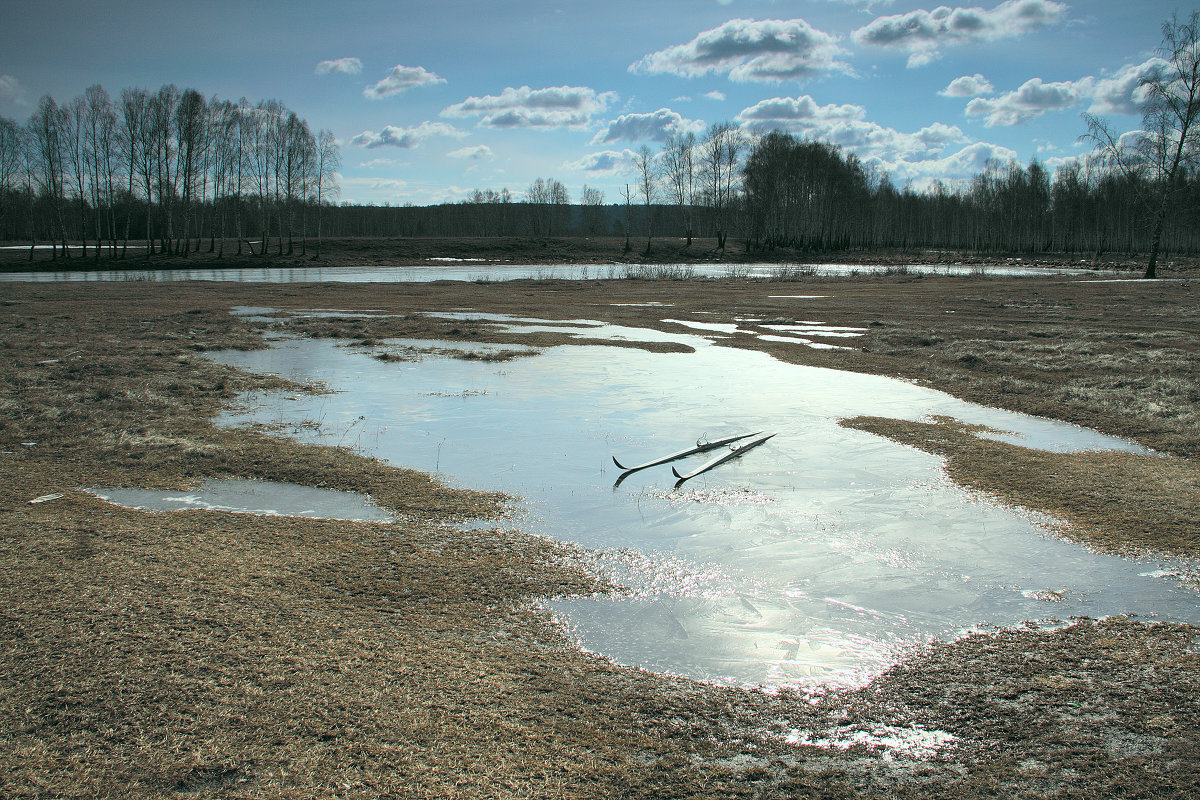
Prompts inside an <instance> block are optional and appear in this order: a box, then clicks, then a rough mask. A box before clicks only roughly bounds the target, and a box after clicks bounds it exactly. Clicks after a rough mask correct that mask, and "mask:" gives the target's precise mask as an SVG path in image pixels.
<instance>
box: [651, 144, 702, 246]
mask: <svg viewBox="0 0 1200 800" xmlns="http://www.w3.org/2000/svg"><path fill="white" fill-rule="evenodd" d="M695 151H696V134H694V133H692V132H691V131H688V132H687V133H686V134H683V135H679V134H672V135H671V136H670V137H668V139H667V141H666V142H665V143H664V144H663V151H662V155H661V156H660V158H661V160H662V170H663V177H664V178H665V179H666V182H667V191H668V193H669V194H670V197H671V202H672V203H673V204H674V205H675V207H676V208H677V209H679V214H680V218H681V219H682V220H683V227H684V231H685V234H686V236H687V246H688V247H691V246H692V233H693V227H694V226H693V224H692V208H693V206H694V205H695V202H696V162H695Z"/></svg>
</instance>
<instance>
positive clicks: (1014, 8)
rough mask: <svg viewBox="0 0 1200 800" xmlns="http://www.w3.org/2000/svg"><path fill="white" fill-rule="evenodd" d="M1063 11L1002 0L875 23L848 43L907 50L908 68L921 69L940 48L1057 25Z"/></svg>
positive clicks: (1043, 2)
mask: <svg viewBox="0 0 1200 800" xmlns="http://www.w3.org/2000/svg"><path fill="white" fill-rule="evenodd" d="M1066 10H1067V6H1066V4H1065V3H1059V2H1055V0H1005V1H1004V2H1003V3H1000V5H998V6H996V7H995V8H993V9H990V10H989V9H984V8H950V7H948V6H939V7H937V8H935V9H933V10H932V11H927V10H925V9H917V10H916V11H910V12H908V13H907V14H894V15H891V16H886V17H878V18H876V19H875V20H873V21H871V22H870V23H868V24H867V25H865V26H863V27H861V28H859V29H858V30H856V31H854V33H853V34H852V37H853V38H854V41H856V42H858V43H859V44H870V45H876V46H879V47H896V48H900V49H904V50H908V51H909V57H908V66H909V67H919V66H923V65H925V64H928V63H930V62H931V61H933V60H935V59H937V58H939V57H940V55H941V48H942V47H945V46H948V45H963V44H973V43H979V42H990V41H995V40H997V39H1005V38H1009V37H1013V36H1020V35H1022V34H1026V33H1031V32H1033V31H1036V30H1040V29H1042V28H1045V27H1048V26H1050V25H1054V24H1055V23H1057V22H1059V21H1060V20H1061V19H1062V18H1063V16H1064V14H1065V13H1066Z"/></svg>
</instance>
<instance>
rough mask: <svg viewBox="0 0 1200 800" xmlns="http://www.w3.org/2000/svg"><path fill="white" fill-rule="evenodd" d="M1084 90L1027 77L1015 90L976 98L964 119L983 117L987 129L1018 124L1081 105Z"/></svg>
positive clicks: (1075, 84)
mask: <svg viewBox="0 0 1200 800" xmlns="http://www.w3.org/2000/svg"><path fill="white" fill-rule="evenodd" d="M1084 97H1085V88H1084V85H1082V84H1081V82H1080V81H1055V82H1053V83H1044V82H1043V81H1042V79H1041V78H1030V79H1029V80H1027V81H1025V83H1023V84H1021V88H1019V89H1016V90H1015V91H1011V92H1005V93H1004V94H1002V95H999V96H997V97H976V98H975V99H974V100H972V101H971V102H969V103H967V116H968V117H983V118H984V123H983V124H984V125H986V126H987V127H989V128H992V127H995V126H997V125H1020V124H1022V123H1025V122H1028V121H1029V120H1031V119H1033V118H1035V117H1039V116H1041V115H1042V114H1045V113H1046V112H1047V111H1059V110H1061V109H1064V108H1071V107H1072V106H1076V105H1079V104H1080V103H1081V102H1083V99H1084Z"/></svg>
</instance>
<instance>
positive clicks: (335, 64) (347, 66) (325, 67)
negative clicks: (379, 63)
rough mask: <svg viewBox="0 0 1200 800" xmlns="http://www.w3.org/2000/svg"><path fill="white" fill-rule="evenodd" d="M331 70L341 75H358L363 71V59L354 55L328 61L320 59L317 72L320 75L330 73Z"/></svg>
mask: <svg viewBox="0 0 1200 800" xmlns="http://www.w3.org/2000/svg"><path fill="white" fill-rule="evenodd" d="M331 72H337V73H339V74H341V75H357V74H358V73H360V72H362V61H360V60H358V59H357V58H354V57H347V58H331V59H328V60H326V61H318V62H317V69H316V73H317V74H318V75H328V74H329V73H331Z"/></svg>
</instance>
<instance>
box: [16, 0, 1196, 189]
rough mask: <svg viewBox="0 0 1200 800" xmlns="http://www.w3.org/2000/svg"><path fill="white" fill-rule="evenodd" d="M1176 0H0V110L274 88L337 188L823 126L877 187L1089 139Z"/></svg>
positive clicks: (21, 116)
mask: <svg viewBox="0 0 1200 800" xmlns="http://www.w3.org/2000/svg"><path fill="white" fill-rule="evenodd" d="M1177 9H1178V11H1179V13H1180V15H1181V16H1183V15H1186V14H1188V13H1190V11H1191V9H1189V8H1187V7H1181V6H1180V5H1179V3H1178V2H1162V1H1160V0H1090V1H1088V2H1084V1H1083V0H1078V1H1077V2H1066V1H1065V0H1063V1H1060V0H1003V2H995V1H994V0H985V2H982V3H981V4H979V5H966V4H963V5H953V6H938V5H935V4H933V3H928V2H907V1H906V0H874V1H873V2H872V0H802V1H797V2H785V0H607V1H606V2H595V0H591V1H589V2H580V1H576V0H390V1H389V2H385V1H384V0H339V2H323V3H315V2H311V3H310V2H297V0H288V1H287V2H284V1H283V0H242V1H241V2H226V1H225V0H220V1H214V2H205V1H204V0H193V2H188V3H183V2H176V1H175V0H153V1H148V0H127V1H126V2H121V3H113V2H84V0H73V1H72V2H56V1H55V0H41V2H27V1H26V0H0V116H4V117H8V118H10V119H13V120H16V121H18V122H24V121H25V120H26V119H27V118H28V116H29V115H30V113H32V111H33V110H34V108H35V107H36V104H37V102H38V99H39V98H40V97H41V96H43V95H45V94H49V95H50V96H52V97H53V98H54V99H55V100H57V101H58V102H60V103H63V102H67V101H69V100H70V99H72V98H73V97H75V96H77V95H80V94H82V93H83V92H84V90H85V89H87V87H89V86H91V85H93V84H97V83H98V84H100V85H101V86H103V87H104V88H105V89H107V90H108V92H109V93H110V94H112V95H113V96H114V97H116V96H118V95H119V94H120V91H121V90H122V89H124V88H127V87H133V86H137V87H143V88H148V89H157V88H158V87H159V86H161V85H163V84H166V83H173V84H175V85H177V86H178V87H180V88H181V89H182V88H194V89H197V90H198V91H200V92H201V93H203V94H205V95H206V96H213V95H216V96H219V97H221V98H225V99H231V100H237V99H238V98H240V97H246V98H247V99H249V100H250V101H251V102H252V103H253V102H257V101H259V100H265V99H271V98H274V99H277V100H279V101H281V102H282V103H284V104H285V105H286V106H287V107H288V108H289V109H291V110H293V111H295V112H296V113H297V114H299V115H300V116H301V117H302V118H304V119H305V120H307V121H308V123H309V125H310V126H311V127H312V129H313V130H314V131H316V130H319V129H329V130H331V131H332V132H333V134H334V135H335V136H336V137H337V139H338V141H339V142H340V145H341V159H342V168H341V181H340V184H341V199H342V200H344V201H349V202H355V203H374V204H378V205H383V204H385V203H389V204H392V205H402V204H405V203H415V204H418V205H424V204H428V203H438V202H454V201H457V200H461V199H464V198H466V197H467V196H469V194H470V193H471V192H472V190H474V189H476V188H479V189H496V190H499V189H501V188H507V189H509V191H510V192H512V194H513V195H514V199H517V200H519V199H521V198H522V197H523V195H524V193H525V190H526V189H527V188H528V187H529V185H530V184H531V183H532V182H533V181H534V180H535V179H537V178H539V177H541V178H554V179H556V180H558V181H561V182H562V183H563V184H564V185H565V186H566V187H567V189H568V191H569V192H570V195H571V198H572V200H577V199H578V198H579V196H580V193H581V189H582V187H583V185H585V184H586V185H588V186H591V187H595V188H599V189H601V190H603V191H604V193H605V200H606V202H610V203H612V202H617V201H618V199H619V195H620V193H621V189H622V187H623V186H624V185H625V184H627V183H633V182H634V176H633V171H632V164H631V159H632V156H633V154H634V153H635V152H636V151H637V150H638V149H640V148H641V147H642V145H648V146H649V147H650V148H651V149H652V150H653V151H655V152H658V151H659V150H660V149H661V147H662V143H663V140H664V139H665V138H666V137H667V136H668V135H670V134H671V133H687V132H689V131H693V132H696V133H697V134H698V135H702V134H703V132H704V131H705V130H706V129H707V128H708V126H710V125H712V124H714V123H719V122H726V121H729V122H733V123H735V124H738V125H741V126H743V127H744V128H745V129H746V130H747V131H748V132H749V133H756V132H762V131H765V130H770V129H780V130H785V131H788V132H791V133H794V134H796V135H798V136H802V137H806V138H811V139H818V140H823V141H828V142H833V143H836V144H838V145H840V146H842V147H843V148H844V149H845V150H847V151H849V152H853V153H855V154H857V155H858V156H859V157H860V158H861V159H863V160H864V161H866V162H868V163H870V164H874V165H876V166H877V167H878V168H880V169H883V170H886V171H887V172H888V174H889V175H890V176H891V178H892V180H893V182H894V183H896V184H897V185H898V186H905V185H911V186H913V187H915V188H918V189H923V188H926V187H928V186H929V185H930V184H931V183H932V182H933V181H934V180H942V181H945V182H947V183H950V184H954V183H955V182H961V181H964V180H967V179H969V178H970V177H971V176H972V175H974V174H977V173H978V172H980V171H981V170H982V169H983V168H984V167H985V165H986V163H987V161H988V159H990V158H991V159H1000V160H1002V161H1006V160H1009V159H1018V160H1020V161H1021V162H1022V163H1028V162H1029V161H1030V160H1031V159H1033V158H1037V159H1039V160H1040V161H1042V162H1043V163H1044V164H1046V165H1047V166H1049V167H1051V168H1055V167H1057V166H1058V165H1060V164H1062V163H1064V162H1065V161H1066V160H1068V159H1072V158H1075V157H1077V156H1079V155H1080V154H1082V153H1085V152H1086V151H1087V150H1089V149H1090V144H1089V143H1088V142H1086V141H1080V137H1081V135H1082V134H1084V133H1085V131H1086V125H1085V123H1084V121H1083V119H1082V116H1081V115H1082V114H1083V113H1084V112H1088V113H1092V114H1096V115H1099V116H1102V117H1105V118H1107V119H1108V120H1109V121H1110V122H1111V123H1112V124H1113V125H1114V127H1115V128H1116V129H1117V130H1120V131H1124V130H1132V129H1136V128H1137V127H1138V122H1139V117H1138V115H1137V108H1136V101H1137V81H1138V77H1139V75H1142V74H1145V73H1146V72H1147V71H1148V70H1152V69H1153V68H1154V65H1155V61H1154V59H1155V52H1156V48H1157V47H1158V46H1159V44H1160V41H1161V27H1162V24H1163V22H1164V21H1166V20H1168V19H1170V17H1171V15H1172V13H1173V12H1174V11H1176V10H1177Z"/></svg>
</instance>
